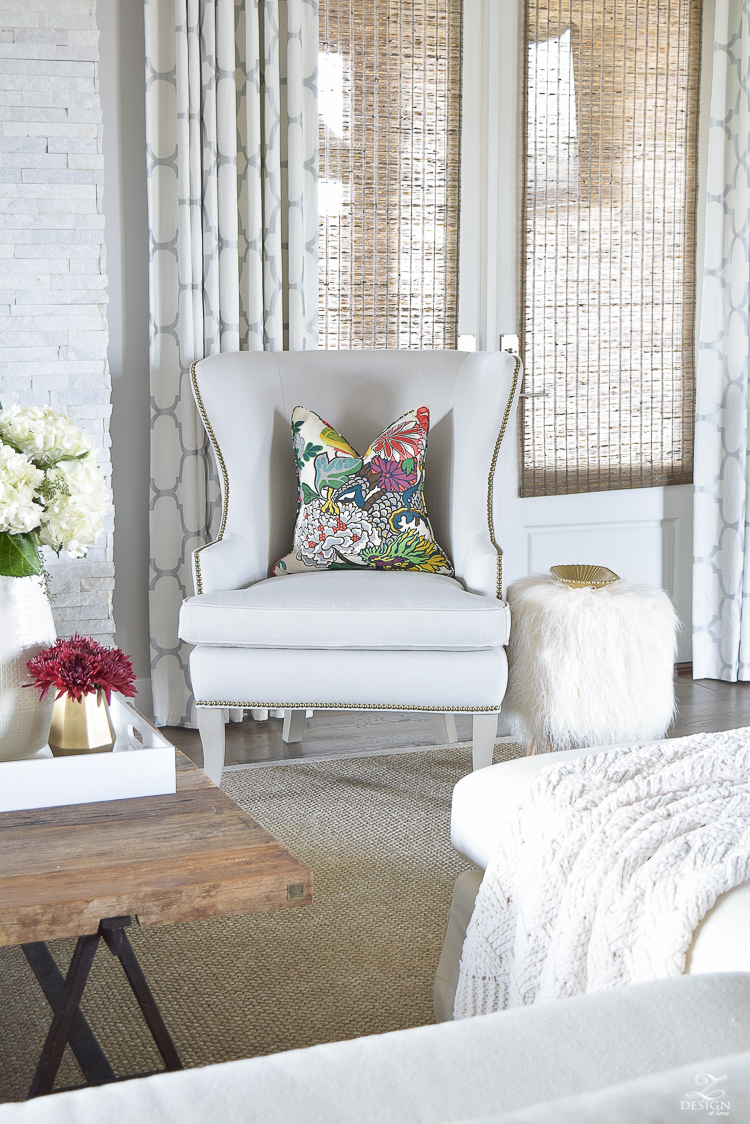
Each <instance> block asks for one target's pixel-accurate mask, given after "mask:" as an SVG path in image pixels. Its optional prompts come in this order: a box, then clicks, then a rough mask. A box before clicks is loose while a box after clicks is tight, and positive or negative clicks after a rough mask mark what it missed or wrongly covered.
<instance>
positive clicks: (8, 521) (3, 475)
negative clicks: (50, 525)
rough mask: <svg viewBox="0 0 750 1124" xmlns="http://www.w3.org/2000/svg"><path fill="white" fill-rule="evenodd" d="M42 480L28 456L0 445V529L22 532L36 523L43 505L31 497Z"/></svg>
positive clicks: (42, 476) (21, 533)
mask: <svg viewBox="0 0 750 1124" xmlns="http://www.w3.org/2000/svg"><path fill="white" fill-rule="evenodd" d="M43 479H44V473H43V472H42V471H40V469H38V468H35V467H34V465H33V464H32V463H31V461H30V460H29V458H28V457H25V456H24V455H23V453H17V452H16V451H15V449H11V447H10V445H2V444H0V532H4V533H5V534H8V535H25V534H28V532H29V531H33V530H34V528H35V527H38V526H39V521H40V519H41V517H42V508H41V506H40V505H39V504H38V503H34V497H35V496H36V495H37V490H38V488H39V485H40V484H41V482H42V480H43Z"/></svg>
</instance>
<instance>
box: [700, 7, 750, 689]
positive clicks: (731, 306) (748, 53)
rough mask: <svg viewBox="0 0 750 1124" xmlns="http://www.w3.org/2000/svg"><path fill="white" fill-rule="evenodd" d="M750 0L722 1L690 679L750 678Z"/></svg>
mask: <svg viewBox="0 0 750 1124" xmlns="http://www.w3.org/2000/svg"><path fill="white" fill-rule="evenodd" d="M749 284H750V3H748V0H717V2H716V24H715V31H714V56H713V80H712V91H711V124H710V134H709V151H708V195H707V202H706V232H705V263H704V274H703V301H702V307H701V324H700V348H699V352H698V375H697V386H696V418H695V474H694V484H695V489H694V492H695V494H694V508H693V511H694V520H693V524H694V530H693V676H694V678H696V679H703V678H709V679H724V680H727V681H729V682H735V681H737V680H750V537H749V536H748V483H749V479H750V478H749V476H748V354H749V352H750V347H749V344H750V335H749V331H748V312H749V311H750V304H749V302H748V286H749Z"/></svg>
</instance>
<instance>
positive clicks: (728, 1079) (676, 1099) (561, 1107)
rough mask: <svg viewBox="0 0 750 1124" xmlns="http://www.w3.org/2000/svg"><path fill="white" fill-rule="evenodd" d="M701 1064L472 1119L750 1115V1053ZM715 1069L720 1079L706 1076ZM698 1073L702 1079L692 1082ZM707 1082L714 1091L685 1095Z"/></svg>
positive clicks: (606, 1122)
mask: <svg viewBox="0 0 750 1124" xmlns="http://www.w3.org/2000/svg"><path fill="white" fill-rule="evenodd" d="M700 1070H701V1073H700V1074H696V1066H695V1065H686V1066H681V1067H680V1068H679V1069H669V1070H667V1071H666V1072H665V1073H654V1074H651V1075H650V1076H649V1077H639V1078H637V1079H636V1080H635V1081H621V1082H619V1083H618V1084H617V1085H608V1086H607V1087H606V1088H605V1089H592V1090H590V1091H589V1092H586V1093H579V1094H578V1095H577V1096H575V1097H561V1098H559V1099H557V1100H554V1101H544V1102H543V1103H542V1104H537V1105H531V1106H529V1107H528V1108H519V1109H518V1110H517V1111H515V1112H501V1113H497V1114H496V1113H493V1114H492V1115H491V1116H482V1117H480V1118H475V1119H474V1120H472V1121H471V1124H685V1120H686V1119H687V1120H690V1119H692V1118H693V1117H692V1114H693V1113H698V1114H699V1116H698V1119H699V1120H701V1119H703V1118H704V1117H706V1116H724V1117H725V1118H727V1119H729V1120H735V1121H738V1122H739V1121H747V1120H750V1081H748V1075H750V1053H748V1052H747V1051H744V1052H742V1053H739V1054H730V1055H729V1056H728V1057H723V1058H710V1059H709V1060H708V1061H706V1062H701V1064H700ZM714 1075H716V1076H717V1078H720V1080H716V1081H710V1078H711V1077H713V1076H714ZM697 1076H700V1077H701V1079H702V1080H701V1081H697V1082H696V1077H697ZM696 1085H698V1086H699V1088H696ZM709 1088H710V1089H711V1090H712V1091H713V1093H714V1095H713V1096H709V1095H708V1093H707V1094H706V1097H705V1098H704V1097H701V1096H696V1095H693V1096H690V1095H689V1094H690V1093H693V1094H699V1093H700V1092H701V1091H702V1090H703V1089H706V1090H708V1089H709ZM686 1113H687V1114H688V1115H687V1116H686Z"/></svg>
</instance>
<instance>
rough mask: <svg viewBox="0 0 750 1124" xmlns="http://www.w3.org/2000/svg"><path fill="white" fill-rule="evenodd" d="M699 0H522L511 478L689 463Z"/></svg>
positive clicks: (574, 482) (578, 488)
mask: <svg viewBox="0 0 750 1124" xmlns="http://www.w3.org/2000/svg"><path fill="white" fill-rule="evenodd" d="M700 11H701V5H700V0H548V2H545V0H527V3H526V21H525V50H526V60H527V73H526V110H527V112H526V130H525V187H524V213H523V237H524V248H523V323H522V350H523V355H524V362H525V372H526V376H525V384H524V390H525V392H526V394H528V395H532V396H533V397H528V398H526V399H524V400H523V402H522V450H521V461H522V469H521V495H524V496H538V495H552V494H557V493H563V492H587V491H600V490H609V489H618V488H641V487H652V486H656V485H663V484H681V483H687V482H689V481H690V480H691V479H692V455H693V438H692V433H693V398H694V376H693V366H694V355H693V319H694V306H695V200H696V173H697V127H698V85H699V66H700Z"/></svg>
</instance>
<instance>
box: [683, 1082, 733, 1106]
mask: <svg viewBox="0 0 750 1124" xmlns="http://www.w3.org/2000/svg"><path fill="white" fill-rule="evenodd" d="M726 1076H727V1075H726V1073H724V1074H722V1076H721V1077H714V1076H713V1075H712V1074H710V1073H699V1074H698V1075H697V1077H696V1079H695V1086H696V1087H695V1089H689V1090H688V1091H687V1093H685V1099H684V1100H682V1101H680V1108H681V1109H683V1110H684V1111H687V1112H705V1114H706V1116H728V1115H729V1101H728V1100H726V1099H725V1097H726V1093H725V1091H724V1089H721V1088H719V1082H720V1081H724V1080H726Z"/></svg>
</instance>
